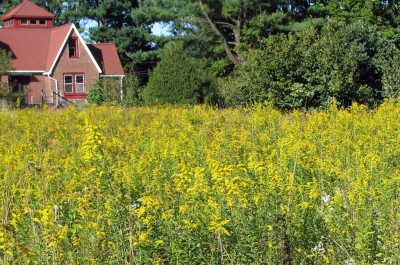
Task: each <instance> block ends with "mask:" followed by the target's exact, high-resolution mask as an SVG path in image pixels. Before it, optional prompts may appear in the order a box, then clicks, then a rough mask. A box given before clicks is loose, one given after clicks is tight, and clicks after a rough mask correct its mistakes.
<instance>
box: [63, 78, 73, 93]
mask: <svg viewBox="0 0 400 265" xmlns="http://www.w3.org/2000/svg"><path fill="white" fill-rule="evenodd" d="M72 80H73V79H72V75H64V91H65V93H72V92H73V86H74V84H73V82H72Z"/></svg>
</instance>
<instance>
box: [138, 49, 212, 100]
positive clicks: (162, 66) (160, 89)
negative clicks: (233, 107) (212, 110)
mask: <svg viewBox="0 0 400 265" xmlns="http://www.w3.org/2000/svg"><path fill="white" fill-rule="evenodd" d="M198 66H199V63H198V62H196V61H195V60H194V59H192V58H190V57H189V56H188V55H187V53H186V52H185V49H184V47H183V43H182V42H176V41H172V42H170V43H168V44H167V45H166V46H165V49H164V50H163V53H162V57H161V61H160V62H159V63H158V64H157V66H156V68H155V69H154V71H153V72H152V73H151V74H150V79H149V83H148V84H147V86H146V87H145V89H144V91H143V98H144V102H145V103H146V104H149V105H152V104H156V103H161V104H164V103H169V104H182V103H183V104H194V103H202V102H204V101H205V100H207V98H208V97H210V96H212V92H213V91H212V89H211V88H212V86H211V84H210V83H211V81H210V79H209V78H208V77H207V73H206V72H205V70H204V69H201V68H199V67H198Z"/></svg>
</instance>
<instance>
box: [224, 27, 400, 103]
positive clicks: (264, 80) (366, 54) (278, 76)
mask: <svg viewBox="0 0 400 265" xmlns="http://www.w3.org/2000/svg"><path fill="white" fill-rule="evenodd" d="M399 55H400V53H399V50H398V49H397V48H396V47H395V45H393V44H392V43H391V42H390V41H388V40H387V39H385V38H384V37H383V36H382V35H381V34H380V33H379V32H378V31H377V30H376V29H375V28H374V27H371V26H368V25H365V24H364V23H362V22H357V23H354V24H350V25H345V24H335V23H332V24H328V25H327V26H325V27H323V28H322V30H320V31H318V30H316V29H315V28H310V29H308V30H305V31H300V32H298V33H295V34H288V35H287V34H278V35H275V36H271V37H269V38H266V39H264V40H263V41H261V43H260V45H259V47H258V48H257V49H252V50H251V51H250V52H249V53H248V58H247V60H246V63H244V64H243V65H241V66H240V67H239V68H237V69H236V70H235V73H234V75H233V76H232V77H230V78H229V79H228V80H227V81H225V83H224V85H223V86H222V92H223V93H224V96H225V98H226V100H227V103H228V104H230V105H243V104H252V103H254V102H260V101H263V100H273V101H274V103H275V105H276V106H277V107H278V108H280V109H292V108H308V107H313V108H318V107H326V106H328V105H330V103H331V101H332V99H333V98H336V99H337V100H338V103H339V104H340V105H342V106H349V105H350V104H351V103H352V102H353V101H356V102H359V103H363V104H367V105H369V106H374V105H376V104H379V103H380V102H382V100H383V98H384V97H385V96H388V95H390V94H391V93H393V92H394V91H398V89H399V85H400V80H398V79H397V77H398V71H396V70H394V69H395V68H396V67H398V66H399ZM389 69H391V70H389ZM396 80H397V81H396ZM389 91H391V92H389Z"/></svg>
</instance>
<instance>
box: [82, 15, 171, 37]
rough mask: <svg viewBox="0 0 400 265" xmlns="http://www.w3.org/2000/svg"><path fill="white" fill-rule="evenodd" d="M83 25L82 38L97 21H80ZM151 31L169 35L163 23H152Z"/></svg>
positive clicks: (160, 34)
mask: <svg viewBox="0 0 400 265" xmlns="http://www.w3.org/2000/svg"><path fill="white" fill-rule="evenodd" d="M82 25H83V26H84V27H85V31H84V33H83V36H84V38H86V39H88V38H89V29H90V28H95V27H97V22H96V21H94V20H86V21H85V23H82ZM151 32H152V33H153V34H154V35H156V36H167V35H170V33H169V32H168V25H167V24H165V23H154V25H153V27H152V28H151Z"/></svg>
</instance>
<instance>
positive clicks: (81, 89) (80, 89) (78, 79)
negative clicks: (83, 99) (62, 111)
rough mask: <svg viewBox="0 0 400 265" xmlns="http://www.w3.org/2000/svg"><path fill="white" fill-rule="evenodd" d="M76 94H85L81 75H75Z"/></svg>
mask: <svg viewBox="0 0 400 265" xmlns="http://www.w3.org/2000/svg"><path fill="white" fill-rule="evenodd" d="M75 86H76V93H84V92H85V80H84V76H83V75H75Z"/></svg>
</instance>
